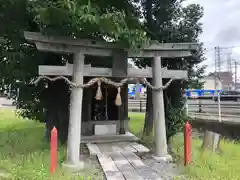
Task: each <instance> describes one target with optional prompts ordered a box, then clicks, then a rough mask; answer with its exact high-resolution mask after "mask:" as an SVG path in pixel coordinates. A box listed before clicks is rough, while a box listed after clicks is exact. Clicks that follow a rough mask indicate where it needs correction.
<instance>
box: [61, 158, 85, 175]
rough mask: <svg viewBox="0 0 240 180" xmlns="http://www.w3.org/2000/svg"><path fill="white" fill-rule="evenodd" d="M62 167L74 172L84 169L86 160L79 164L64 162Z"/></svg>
mask: <svg viewBox="0 0 240 180" xmlns="http://www.w3.org/2000/svg"><path fill="white" fill-rule="evenodd" d="M62 168H63V169H64V170H66V171H69V172H72V173H75V172H79V171H81V170H83V169H84V162H82V161H81V162H80V161H79V163H78V164H69V163H62Z"/></svg>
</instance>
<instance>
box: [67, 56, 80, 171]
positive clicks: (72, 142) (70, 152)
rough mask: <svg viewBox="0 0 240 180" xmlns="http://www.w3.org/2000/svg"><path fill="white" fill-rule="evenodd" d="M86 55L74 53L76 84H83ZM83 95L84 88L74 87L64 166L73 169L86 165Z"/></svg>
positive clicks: (74, 81) (74, 77) (74, 80)
mask: <svg viewBox="0 0 240 180" xmlns="http://www.w3.org/2000/svg"><path fill="white" fill-rule="evenodd" d="M84 57H85V56H84V54H83V53H81V52H79V53H75V54H74V60H73V78H72V81H73V83H75V84H83V75H84V72H83V70H84ZM82 96H83V88H80V87H72V92H71V99H70V107H69V111H70V117H69V128H68V142H67V161H66V163H64V164H63V167H65V168H67V169H69V170H73V171H78V170H81V169H83V167H84V166H83V162H81V161H80V149H81V148H80V145H81V124H82V122H81V119H82Z"/></svg>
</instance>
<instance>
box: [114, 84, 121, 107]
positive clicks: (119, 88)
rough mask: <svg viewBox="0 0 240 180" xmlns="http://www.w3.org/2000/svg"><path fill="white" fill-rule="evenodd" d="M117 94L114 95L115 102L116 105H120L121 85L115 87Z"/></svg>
mask: <svg viewBox="0 0 240 180" xmlns="http://www.w3.org/2000/svg"><path fill="white" fill-rule="evenodd" d="M117 91H118V92H117V96H116V99H115V104H116V106H121V105H122V100H121V87H118V88H117Z"/></svg>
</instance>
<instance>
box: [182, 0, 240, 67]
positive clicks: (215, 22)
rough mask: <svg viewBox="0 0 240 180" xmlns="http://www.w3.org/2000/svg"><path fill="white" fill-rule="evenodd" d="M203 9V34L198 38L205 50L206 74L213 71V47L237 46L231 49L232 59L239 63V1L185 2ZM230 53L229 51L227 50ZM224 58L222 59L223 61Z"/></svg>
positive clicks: (197, 0)
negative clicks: (198, 5)
mask: <svg viewBox="0 0 240 180" xmlns="http://www.w3.org/2000/svg"><path fill="white" fill-rule="evenodd" d="M186 1H187V3H198V4H200V5H202V6H203V8H204V16H203V18H202V23H203V34H202V36H201V38H200V40H201V41H202V42H204V45H205V48H207V52H206V57H207V61H206V62H205V63H206V64H207V65H208V69H207V70H208V72H209V71H213V70H214V59H213V58H214V51H213V48H214V47H215V46H218V45H219V46H220V47H221V46H239V47H238V48H237V47H236V48H233V53H232V57H233V58H235V59H236V60H237V61H239V62H240V19H239V17H240V0H186ZM228 51H229V52H231V49H229V50H228ZM224 58H226V57H223V59H224Z"/></svg>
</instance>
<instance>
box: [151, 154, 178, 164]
mask: <svg viewBox="0 0 240 180" xmlns="http://www.w3.org/2000/svg"><path fill="white" fill-rule="evenodd" d="M152 158H153V159H154V160H155V161H157V162H159V163H160V162H172V161H173V158H172V156H171V155H169V154H167V155H165V156H161V157H158V156H155V155H153V156H152Z"/></svg>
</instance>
